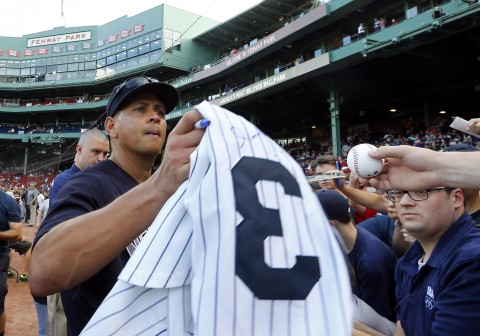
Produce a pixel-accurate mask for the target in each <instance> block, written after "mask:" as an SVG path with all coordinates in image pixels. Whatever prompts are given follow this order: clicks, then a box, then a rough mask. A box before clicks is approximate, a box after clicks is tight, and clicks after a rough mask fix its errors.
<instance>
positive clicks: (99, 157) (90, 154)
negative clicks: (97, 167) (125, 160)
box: [75, 136, 110, 170]
mask: <svg viewBox="0 0 480 336" xmlns="http://www.w3.org/2000/svg"><path fill="white" fill-rule="evenodd" d="M109 150H110V145H109V143H108V140H107V139H105V138H103V137H102V138H99V137H97V136H91V137H90V138H89V139H88V141H86V142H85V143H84V144H83V145H77V159H76V161H75V164H76V165H77V166H78V168H80V169H82V170H83V169H85V168H88V167H90V166H91V165H93V164H95V163H97V162H100V161H103V160H105V159H106V158H107V154H108V152H109Z"/></svg>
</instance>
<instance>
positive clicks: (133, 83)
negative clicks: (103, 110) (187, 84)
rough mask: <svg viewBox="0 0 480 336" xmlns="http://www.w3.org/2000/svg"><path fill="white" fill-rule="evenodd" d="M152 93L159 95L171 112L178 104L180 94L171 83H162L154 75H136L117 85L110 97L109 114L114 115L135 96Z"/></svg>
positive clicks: (167, 109) (167, 110) (168, 111)
mask: <svg viewBox="0 0 480 336" xmlns="http://www.w3.org/2000/svg"><path fill="white" fill-rule="evenodd" d="M142 93H151V94H153V95H155V96H157V97H158V99H160V100H161V101H162V103H163V104H164V105H165V108H166V112H167V113H170V112H171V111H172V110H173V109H174V108H175V106H177V103H178V98H179V96H180V95H179V94H178V91H177V89H175V88H174V87H173V86H171V85H170V84H166V83H161V82H159V81H158V79H156V78H153V77H134V78H130V79H128V80H126V81H125V82H123V83H122V84H119V85H117V86H115V87H114V88H113V90H112V93H111V94H110V97H109V98H108V104H107V116H108V117H112V116H113V115H114V114H115V113H116V112H117V111H118V110H119V108H120V107H121V106H122V105H123V104H125V103H126V102H128V101H129V99H131V98H132V97H133V96H137V95H139V94H142Z"/></svg>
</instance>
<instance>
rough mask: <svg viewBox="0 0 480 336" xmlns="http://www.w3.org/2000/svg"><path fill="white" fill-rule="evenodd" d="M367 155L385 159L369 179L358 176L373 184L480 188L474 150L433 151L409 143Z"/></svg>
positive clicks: (479, 158)
mask: <svg viewBox="0 0 480 336" xmlns="http://www.w3.org/2000/svg"><path fill="white" fill-rule="evenodd" d="M369 155H370V156H371V157H373V158H376V159H385V158H386V159H387V163H386V164H385V167H384V170H383V172H382V173H381V174H380V175H378V176H376V177H374V178H371V179H368V180H365V179H360V181H361V182H362V183H367V182H368V183H370V185H372V186H374V187H375V188H379V189H383V190H390V189H399V190H423V189H428V188H434V187H439V186H446V187H452V188H472V189H473V188H475V189H480V178H479V176H478V171H477V169H472V167H480V154H479V153H476V152H435V151H432V150H430V149H425V148H420V147H412V146H406V145H402V146H395V147H394V146H384V147H380V148H377V149H375V150H373V151H371V152H369Z"/></svg>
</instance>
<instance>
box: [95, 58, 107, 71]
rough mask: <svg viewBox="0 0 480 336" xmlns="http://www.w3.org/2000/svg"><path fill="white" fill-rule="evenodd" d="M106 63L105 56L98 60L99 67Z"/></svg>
mask: <svg viewBox="0 0 480 336" xmlns="http://www.w3.org/2000/svg"><path fill="white" fill-rule="evenodd" d="M105 64H106V61H105V58H102V59H99V60H97V69H98V68H103V67H104V66H105Z"/></svg>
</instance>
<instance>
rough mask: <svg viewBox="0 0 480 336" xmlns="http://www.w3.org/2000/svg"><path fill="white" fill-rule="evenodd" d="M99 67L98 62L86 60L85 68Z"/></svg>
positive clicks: (93, 68)
mask: <svg viewBox="0 0 480 336" xmlns="http://www.w3.org/2000/svg"><path fill="white" fill-rule="evenodd" d="M96 68H97V62H95V61H91V62H85V70H95V69H96Z"/></svg>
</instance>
